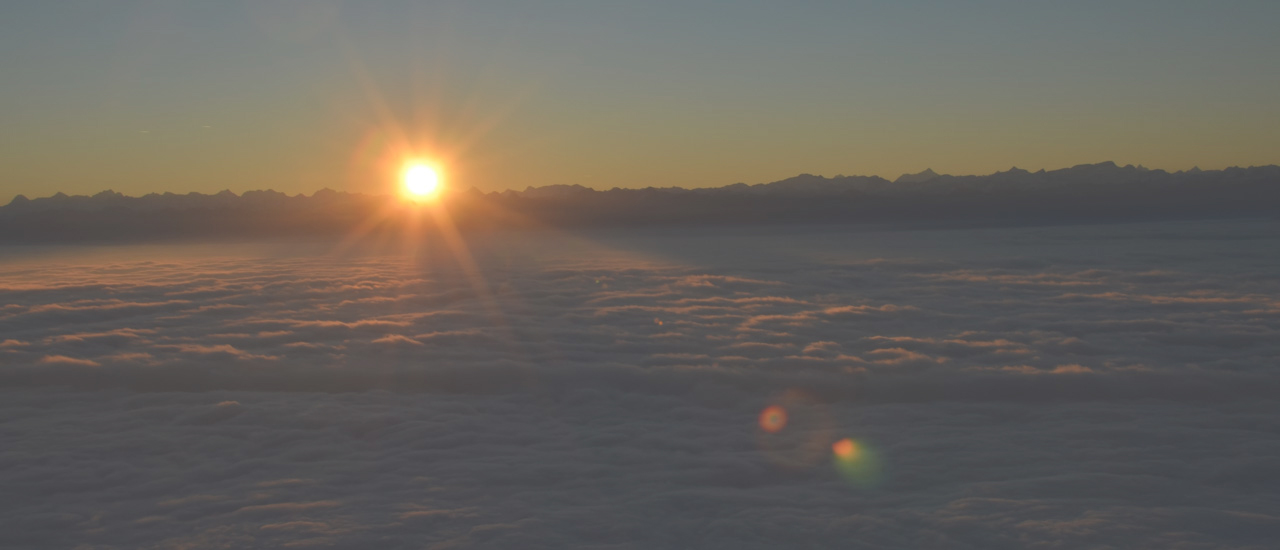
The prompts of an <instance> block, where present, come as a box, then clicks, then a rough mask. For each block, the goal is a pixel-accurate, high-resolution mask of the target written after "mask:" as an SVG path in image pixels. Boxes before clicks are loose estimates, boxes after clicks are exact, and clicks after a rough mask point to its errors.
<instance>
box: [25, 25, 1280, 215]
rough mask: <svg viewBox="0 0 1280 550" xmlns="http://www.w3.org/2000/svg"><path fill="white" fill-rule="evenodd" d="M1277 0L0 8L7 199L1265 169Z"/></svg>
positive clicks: (1275, 72) (1275, 103) (1272, 128)
mask: <svg viewBox="0 0 1280 550" xmlns="http://www.w3.org/2000/svg"><path fill="white" fill-rule="evenodd" d="M1277 21H1280V2H1274V1H1222V2H1181V1H1169V0H1161V1H1145V0H1144V1H1108V2H1094V1H1078V2H1055V3H1049V2H1038V1H1033V2H1028V1H1007V2H1006V1H986V0H979V1H967V2H905V1H893V2H888V1H886V2H853V1H847V2H813V1H804V2H785V3H783V2H774V3H755V2H743V1H736V0H735V1H723V2H687V1H680V2H676V1H667V0H652V1H647V2H586V1H583V2H577V1H547V2H538V3H536V5H534V3H528V2H515V1H467V2H461V1H459V2H434V3H430V4H428V3H424V2H413V1H407V0H405V1H400V0H389V1H360V2H346V3H338V2H326V1H323V0H302V1H288V2H242V1H229V2H206V1H195V0H192V1H123V0H113V1H110V2H107V1H97V2H90V1H71V0H68V1H59V2H6V3H4V4H0V75H2V77H0V200H7V198H8V197H10V196H12V195H14V194H17V193H22V194H26V195H28V196H31V197H36V196H47V195H50V194H53V193H54V192H56V191H64V192H67V193H74V194H84V193H90V194H91V193H95V192H98V191H101V190H103V189H108V188H110V189H115V190H117V191H121V192H124V193H127V194H143V193H148V192H154V191H175V192H188V191H201V192H214V191H218V190H221V189H228V188H229V189H231V190H233V191H237V192H240V191H245V190H250V189H262V188H274V189H277V190H281V191H286V192H290V193H298V192H306V193H310V192H312V191H315V190H317V189H320V188H322V187H330V188H334V189H346V190H352V191H381V190H384V189H386V186H387V185H389V183H388V182H389V181H391V179H392V178H391V172H392V168H391V167H393V166H395V165H397V164H398V163H399V162H400V160H401V159H402V158H403V157H404V155H406V154H407V153H409V152H414V153H416V154H419V155H422V156H425V157H430V158H433V159H438V160H439V161H440V162H441V163H442V164H443V165H444V166H445V169H446V170H447V173H448V179H449V181H450V182H451V183H452V184H454V185H460V186H475V187H478V188H480V189H484V190H495V189H504V188H524V187H525V186H528V185H533V186H539V185H548V184H555V183H565V184H581V185H587V186H592V187H603V188H608V187H614V186H621V187H644V186H651V185H653V186H670V185H678V186H685V187H694V186H720V185H726V184H730V183H735V182H739V181H743V182H748V183H755V182H763V181H773V180H777V179H782V178H785V177H789V176H792V175H795V174H798V173H802V172H808V173H816V174H824V175H835V174H841V173H843V174H878V175H882V176H885V177H889V178H893V177H896V176H897V175H899V174H901V173H904V172H916V171H919V170H922V169H924V168H926V167H932V168H933V169H935V170H937V171H939V172H945V173H954V174H985V173H990V172H993V171H997V170H1004V169H1007V168H1009V167H1010V166H1011V165H1017V166H1019V167H1023V168H1029V169H1038V168H1048V169H1055V168H1062V167H1066V166H1071V165H1074V164H1079V163H1086V162H1099V161H1103V160H1114V161H1116V162H1118V163H1120V164H1129V163H1132V164H1145V165H1147V166H1149V167H1155V168H1165V169H1169V170H1179V169H1186V168H1190V167H1192V166H1197V165H1198V166H1200V167H1201V168H1206V169H1208V168H1222V167H1226V166H1232V165H1240V166H1248V165H1261V164H1272V163H1277V162H1280V153H1277V151H1280V147H1277V146H1278V145H1280V93H1277V90H1280V33H1276V32H1275V28H1276V22H1277Z"/></svg>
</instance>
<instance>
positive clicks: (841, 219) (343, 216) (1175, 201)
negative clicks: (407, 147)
mask: <svg viewBox="0 0 1280 550" xmlns="http://www.w3.org/2000/svg"><path fill="white" fill-rule="evenodd" d="M442 201H443V207H444V208H446V209H447V210H448V212H449V216H450V218H451V220H452V221H453V223H455V224H456V225H458V226H459V227H461V228H463V229H482V228H490V229H503V228H511V229H522V228H535V227H558V228H585V227H624V226H670V225H681V226H686V225H728V224H785V223H878V224H884V223H903V224H913V225H919V224H926V225H938V226H981V225H1035V224H1059V223H1090V222H1116V221H1141V220H1177V219H1204V218H1244V217H1280V167H1278V166H1274V165H1273V166H1261V167H1250V168H1228V169H1226V170H1213V171H1201V170H1189V171H1185V172H1175V173H1169V172H1165V171H1163V170H1148V169H1145V168H1142V167H1140V166H1139V167H1134V166H1124V167H1121V166H1117V165H1115V164H1114V163H1111V162H1104V163H1101V164H1086V165H1080V166H1075V167H1072V168H1066V169H1062V170H1054V171H1044V170H1041V171H1039V172H1028V171H1026V170H1019V169H1017V168H1014V169H1011V170H1009V171H1007V172H997V173H995V174H991V175H987V176H947V175H938V174H935V173H933V172H932V171H931V170H926V171H924V172H921V173H919V174H908V175H904V176H902V177H900V178H898V179H897V180H896V181H889V180H886V179H883V178H880V177H876V176H869V177H868V176H836V177H834V178H826V177H822V176H813V175H808V174H804V175H800V176H796V177H794V178H790V179H786V180H782V181H777V182H773V183H767V184H758V185H747V184H743V183H739V184H734V185H730V186H726V187H719V188H700V189H681V188H646V189H612V190H608V191H595V190H592V189H588V188H585V187H581V186H565V185H553V186H548V187H540V188H528V189H526V190H524V191H504V192H500V193H481V192H479V191H476V190H474V189H472V190H467V191H461V192H455V193H452V194H450V195H447V196H445V197H444V198H443V199H442ZM406 210H408V208H407V207H406V206H404V205H400V204H398V203H397V202H396V201H395V200H394V199H391V198H388V197H383V196H375V195H362V194H352V193H345V192H337V191H331V190H324V191H320V192H317V193H316V194H314V195H311V196H309V197H308V196H303V195H297V196H287V195H285V194H283V193H277V192H274V191H250V192H247V193H244V194H243V195H236V194H234V193H232V192H230V191H223V192H221V193H218V194H214V195H204V194H199V193H191V194H187V195H176V194H172V193H164V194H151V195H146V196H143V197H127V196H124V195H121V194H119V193H115V192H111V191H104V192H102V193H99V194H97V195H94V196H67V195H64V194H62V193H59V194H57V195H54V196H52V197H48V198H40V199H27V198H26V197H23V196H21V195H20V196H18V197H17V198H15V199H14V200H13V201H12V202H10V203H9V204H8V205H6V206H3V207H0V243H42V242H93V241H164V240H192V239H195V240H205V239H208V240H222V239H236V240H242V239H257V238H270V237H308V236H318V237H324V236H341V235H347V234H350V233H351V232H352V231H353V230H354V229H356V228H358V227H359V228H364V229H365V230H369V228H372V230H374V231H388V232H394V231H399V230H401V229H403V228H404V224H407V223H409V221H408V220H409V219H410V218H411V216H408V215H406ZM432 226H434V224H428V225H426V226H424V230H425V228H426V227H432Z"/></svg>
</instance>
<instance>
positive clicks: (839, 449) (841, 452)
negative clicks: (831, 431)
mask: <svg viewBox="0 0 1280 550" xmlns="http://www.w3.org/2000/svg"><path fill="white" fill-rule="evenodd" d="M831 452H833V453H835V454H836V458H839V459H840V460H853V459H856V458H858V444H857V443H854V442H853V440H852V439H849V438H847V437H846V438H844V439H841V440H840V441H837V442H835V443H832V444H831Z"/></svg>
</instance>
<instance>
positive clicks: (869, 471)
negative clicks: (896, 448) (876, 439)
mask: <svg viewBox="0 0 1280 550" xmlns="http://www.w3.org/2000/svg"><path fill="white" fill-rule="evenodd" d="M831 455H832V456H831V462H832V464H833V465H834V466H835V468H836V472H837V473H839V474H840V477H842V478H844V480H845V481H848V482H849V483H851V484H853V485H855V486H858V487H861V488H864V489H868V488H871V487H875V486H877V485H880V483H882V482H883V481H884V468H883V467H882V465H881V462H880V457H879V456H878V455H877V454H876V453H875V452H874V451H872V449H871V448H869V447H867V446H866V445H864V444H861V443H859V442H857V441H854V440H852V439H849V438H847V437H846V438H844V439H841V440H839V441H836V442H835V443H832V444H831Z"/></svg>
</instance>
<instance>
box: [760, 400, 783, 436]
mask: <svg viewBox="0 0 1280 550" xmlns="http://www.w3.org/2000/svg"><path fill="white" fill-rule="evenodd" d="M785 427H787V410H786V409H784V408H782V407H779V406H777V405H772V406H769V407H766V408H765V410H763V411H760V429H762V430H764V431H766V432H769V433H778V432H779V431H782V429H783V428H785Z"/></svg>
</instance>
